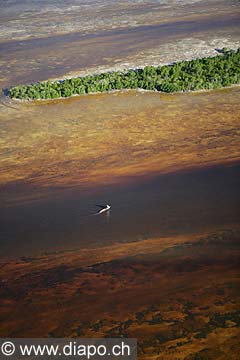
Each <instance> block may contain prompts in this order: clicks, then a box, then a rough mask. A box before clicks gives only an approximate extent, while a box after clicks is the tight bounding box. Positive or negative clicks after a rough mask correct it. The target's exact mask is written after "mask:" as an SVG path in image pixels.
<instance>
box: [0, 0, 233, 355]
mask: <svg viewBox="0 0 240 360" xmlns="http://www.w3.org/2000/svg"><path fill="white" fill-rule="evenodd" d="M0 9H1V11H0V20H1V27H0V39H1V40H0V48H1V60H0V71H1V79H0V81H1V87H2V88H6V87H7V88H8V87H11V86H15V85H17V84H22V83H29V82H34V81H42V80H47V79H48V78H50V79H56V78H66V77H69V76H75V75H76V76H77V75H84V74H88V73H93V72H99V71H109V70H114V69H124V68H129V67H142V66H145V65H159V64H166V63H171V62H173V61H176V60H184V59H191V58H194V57H198V56H207V55H210V56H212V55H215V54H216V53H217V50H216V49H219V48H223V47H227V48H238V47H239V45H240V43H239V26H238V11H239V2H238V1H234V0H231V1H215V0H213V1H211V2H206V1H203V0H201V1H195V0H186V1H181V2H179V1H175V0H172V1H170V2H165V1H163V2H156V1H151V0H143V1H132V2H126V1H118V2H115V1H104V2H103V1H100V0H99V1H96V2H95V1H94V7H93V2H92V1H91V0H88V1H85V2H84V3H83V2H81V1H77V0H76V1H71V4H70V5H69V4H67V3H66V2H65V1H58V2H57V1H52V2H51V4H49V1H42V2H41V5H39V2H38V1H29V0H24V1H22V2H21V5H20V4H19V3H18V2H17V1H12V0H11V1H10V0H6V1H4V2H2V3H1V4H0ZM239 93H240V87H239V86H235V87H232V88H228V89H222V90H214V91H208V92H207V91H204V92H196V93H181V94H174V95H170V94H161V93H153V92H141V91H122V92H116V93H109V94H95V95H83V96H79V97H74V98H71V99H65V100H56V101H55V100H54V101H50V102H48V101H46V102H45V101H44V102H41V103H39V102H29V103H21V102H18V101H13V100H10V99H8V98H7V97H5V96H2V97H1V98H0V228H1V231H0V336H1V337H105V336H106V337H120V336H121V337H122V336H123V337H136V338H137V339H138V353H139V359H146V360H147V359H152V360H153V359H154V360H160V359H161V360H165V359H166V360H168V359H182V360H183V359H185V360H195V359H208V360H209V359H210V360H216V359H217V360H218V359H219V360H222V359H226V358H227V359H234V360H235V359H236V360H237V359H238V357H239V340H238V339H239V335H240V334H239V324H240V320H239V310H240V293H239V288H240V286H239V240H240V237H239V234H240V228H239V215H240V213H239V204H240V192H239V177H240V166H239V165H240V164H239V163H240V145H239V144H240V136H239V135H240V123H239V119H240V105H239V104H240V102H239ZM105 203H110V204H111V205H112V208H111V212H110V213H109V214H107V216H105V215H103V216H93V214H94V213H95V212H96V209H97V208H96V204H105Z"/></svg>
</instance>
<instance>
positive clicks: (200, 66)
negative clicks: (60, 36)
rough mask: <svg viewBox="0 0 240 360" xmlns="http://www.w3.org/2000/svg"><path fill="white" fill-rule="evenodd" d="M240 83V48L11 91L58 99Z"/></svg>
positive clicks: (27, 96) (20, 96) (22, 96)
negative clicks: (191, 58) (192, 58)
mask: <svg viewBox="0 0 240 360" xmlns="http://www.w3.org/2000/svg"><path fill="white" fill-rule="evenodd" d="M239 82H240V49H238V50H236V51H234V50H226V49H222V50H221V54H219V55H217V56H214V57H205V58H201V59H195V60H191V61H180V62H177V63H174V64H171V65H165V66H159V67H154V66H146V67H145V68H143V69H131V70H128V71H124V72H121V71H114V72H107V73H102V74H96V75H88V76H84V77H78V78H72V79H66V80H58V81H53V82H50V81H47V82H39V83H36V84H31V85H21V86H16V87H13V88H11V89H10V90H9V95H10V97H12V98H17V99H55V98H59V97H69V96H72V95H75V94H88V93H95V92H105V91H111V90H122V89H137V88H140V89H146V90H157V91H163V92H168V93H170V92H178V91H189V90H199V89H216V88H220V87H225V86H230V85H232V84H237V83H239Z"/></svg>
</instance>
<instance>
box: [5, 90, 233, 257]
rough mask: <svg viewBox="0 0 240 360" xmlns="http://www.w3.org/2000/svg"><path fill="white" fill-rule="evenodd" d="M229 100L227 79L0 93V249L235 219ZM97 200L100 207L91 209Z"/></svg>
mask: <svg viewBox="0 0 240 360" xmlns="http://www.w3.org/2000/svg"><path fill="white" fill-rule="evenodd" d="M238 100H239V87H234V88H230V89H223V90H217V91H211V92H199V93H187V94H176V95H167V94H160V93H151V92H136V91H129V92H122V93H111V94H99V95H90V96H80V97H76V98H72V99H66V100H61V101H50V102H38V103H32V102H31V103H21V102H16V101H12V102H9V103H7V104H5V105H10V107H9V106H5V105H2V110H3V111H2V116H4V117H5V118H6V117H7V118H8V121H2V122H1V131H2V133H3V134H5V135H4V137H2V140H1V149H2V156H1V175H0V183H1V204H2V205H1V213H2V217H1V219H2V220H1V223H2V224H1V225H2V229H3V231H2V240H1V241H2V246H1V249H2V254H1V255H2V256H3V255H4V254H5V255H7V256H9V255H10V256H11V255H12V256H15V255H16V254H22V255H23V254H29V253H35V252H42V251H45V250H48V251H49V250H51V249H52V250H53V249H60V248H61V249H67V248H72V247H76V248H78V247H86V246H93V245H94V246H102V245H104V244H109V243H112V242H114V241H120V242H122V241H133V240H137V239H139V238H142V237H148V236H167V235H169V234H177V233H184V232H194V231H198V230H200V229H211V228H214V229H215V228H218V227H222V226H223V227H224V226H225V225H226V226H227V225H229V224H233V223H236V222H237V217H238V211H237V202H238V199H239V191H238V185H237V178H238V175H239V167H238V165H237V163H238V161H239V153H240V149H239V114H240V107H239V101H238ZM214 164H215V167H213V168H211V166H213V165H214ZM234 164H236V165H234ZM207 167H210V168H209V169H207ZM194 169H195V170H194ZM197 169H199V170H197ZM180 170H181V171H180ZM183 170H185V171H186V170H188V171H187V172H186V173H184V172H182V171H183ZM178 171H180V172H179V173H178ZM174 173H175V174H174ZM164 174H165V175H164ZM105 202H110V203H112V204H113V210H112V215H111V216H110V218H108V217H100V218H98V217H92V216H90V215H91V214H92V213H93V212H95V211H96V207H95V204H96V203H105ZM13 229H14V230H13ZM13 244H14V247H13V246H12V245H13Z"/></svg>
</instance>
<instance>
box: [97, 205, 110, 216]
mask: <svg viewBox="0 0 240 360" xmlns="http://www.w3.org/2000/svg"><path fill="white" fill-rule="evenodd" d="M96 206H98V207H100V210H98V212H97V214H102V213H104V212H106V211H109V210H110V209H111V205H109V204H106V205H96Z"/></svg>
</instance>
